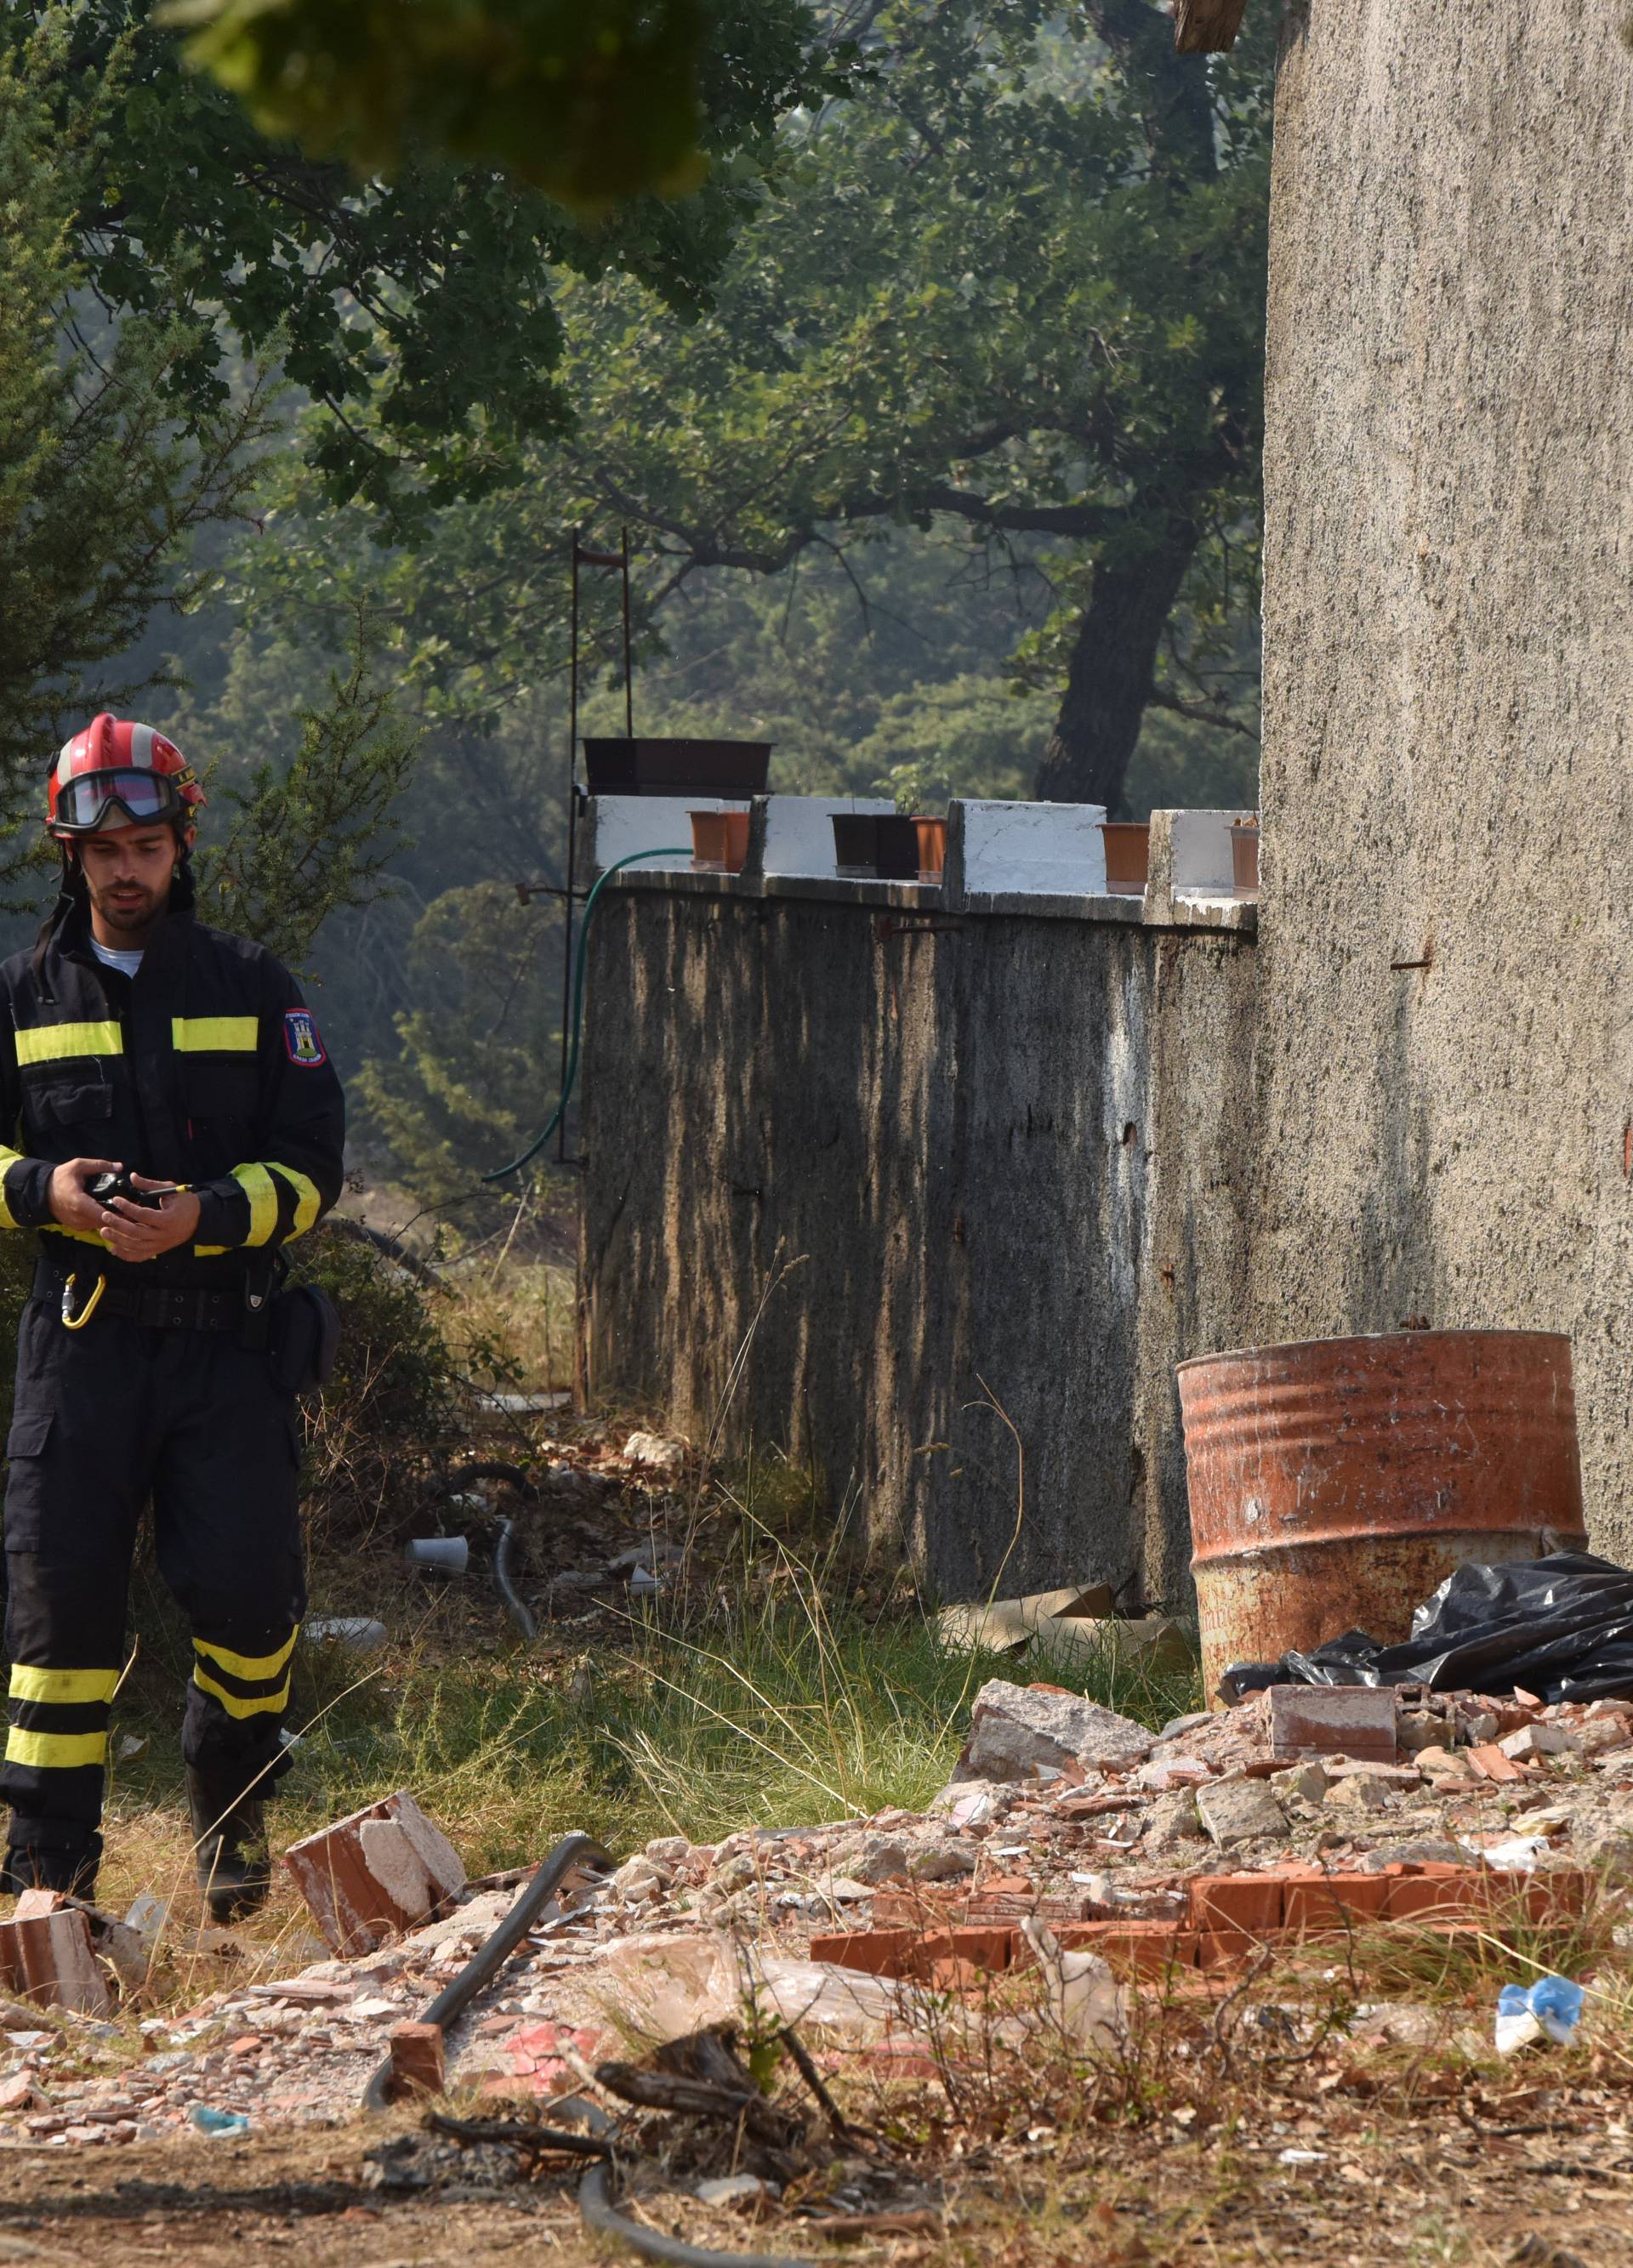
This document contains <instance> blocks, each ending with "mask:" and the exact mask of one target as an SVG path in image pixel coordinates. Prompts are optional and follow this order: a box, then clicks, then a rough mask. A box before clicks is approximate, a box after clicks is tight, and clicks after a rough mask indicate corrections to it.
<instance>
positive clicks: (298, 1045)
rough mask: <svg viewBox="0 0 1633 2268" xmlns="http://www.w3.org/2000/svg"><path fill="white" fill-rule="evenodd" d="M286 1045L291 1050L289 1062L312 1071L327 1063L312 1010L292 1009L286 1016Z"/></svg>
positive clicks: (287, 1011)
mask: <svg viewBox="0 0 1633 2268" xmlns="http://www.w3.org/2000/svg"><path fill="white" fill-rule="evenodd" d="M284 1046H285V1047H286V1048H287V1049H288V1050H289V1060H290V1061H291V1063H292V1064H302V1065H303V1066H304V1067H305V1068H306V1069H307V1070H308V1071H312V1070H314V1069H315V1068H316V1066H317V1065H318V1064H323V1063H327V1062H328V1061H329V1057H328V1056H327V1055H325V1053H324V1052H323V1042H322V1041H321V1038H320V1037H319V1036H318V1027H317V1025H316V1023H315V1022H314V1020H313V1015H312V1011H311V1010H310V1008H290V1009H288V1010H286V1011H285V1013H284Z"/></svg>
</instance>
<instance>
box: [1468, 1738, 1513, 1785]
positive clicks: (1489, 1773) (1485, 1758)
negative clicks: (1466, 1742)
mask: <svg viewBox="0 0 1633 2268" xmlns="http://www.w3.org/2000/svg"><path fill="white" fill-rule="evenodd" d="M1468 1761H1469V1764H1470V1765H1471V1767H1472V1768H1473V1770H1474V1771H1476V1772H1477V1773H1478V1774H1479V1775H1480V1777H1481V1778H1482V1779H1496V1780H1511V1779H1524V1778H1525V1776H1526V1775H1525V1774H1524V1772H1522V1771H1520V1769H1519V1766H1518V1764H1516V1763H1515V1762H1514V1760H1513V1758H1512V1757H1511V1756H1504V1753H1503V1751H1502V1749H1500V1748H1498V1746H1497V1744H1496V1742H1495V1741H1488V1742H1484V1743H1483V1744H1482V1746H1481V1747H1480V1748H1477V1749H1470V1750H1469V1752H1468Z"/></svg>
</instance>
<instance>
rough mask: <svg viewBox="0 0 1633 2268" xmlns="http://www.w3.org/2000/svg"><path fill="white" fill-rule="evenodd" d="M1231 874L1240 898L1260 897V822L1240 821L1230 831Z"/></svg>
mask: <svg viewBox="0 0 1633 2268" xmlns="http://www.w3.org/2000/svg"><path fill="white" fill-rule="evenodd" d="M1230 873H1231V876H1232V879H1233V880H1234V881H1235V883H1236V894H1237V895H1238V898H1256V897H1257V896H1258V895H1259V822H1258V821H1257V820H1255V821H1252V822H1251V823H1250V822H1249V821H1246V820H1245V819H1238V821H1236V823H1235V825H1234V826H1233V827H1232V828H1231V829H1230Z"/></svg>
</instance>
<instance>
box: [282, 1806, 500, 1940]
mask: <svg viewBox="0 0 1633 2268" xmlns="http://www.w3.org/2000/svg"><path fill="white" fill-rule="evenodd" d="M284 1865H285V1866H286V1867H288V1869H289V1871H290V1873H291V1874H292V1875H293V1876H294V1879H295V1886H296V1888H297V1889H299V1892H300V1895H301V1896H302V1897H303V1898H304V1899H305V1900H306V1902H307V1909H308V1911H310V1913H311V1915H312V1918H313V1919H314V1921H315V1922H316V1924H317V1926H318V1927H319V1929H320V1930H321V1932H322V1933H323V1936H324V1940H325V1941H326V1942H327V1943H328V1944H329V1945H330V1946H332V1947H333V1948H334V1950H335V1951H336V1953H339V1954H344V1955H357V1954H359V1953H370V1952H373V1949H374V1948H375V1947H376V1946H380V1945H383V1944H384V1943H385V1942H386V1941H387V1940H388V1938H392V1937H395V1936H397V1935H398V1934H399V1933H401V1932H402V1931H403V1930H405V1929H415V1928H417V1926H419V1924H420V1923H421V1922H425V1921H429V1920H431V1919H432V1917H433V1915H434V1914H435V1913H436V1912H437V1911H438V1909H439V1908H440V1906H441V1905H442V1904H444V1903H445V1901H446V1900H447V1899H448V1898H451V1897H453V1896H454V1895H455V1893H456V1892H458V1891H459V1890H462V1889H463V1888H464V1886H465V1869H464V1866H463V1864H462V1861H461V1859H460V1855H459V1853H458V1852H457V1851H455V1850H454V1845H452V1844H451V1843H450V1842H449V1841H448V1839H447V1836H446V1835H444V1834H443V1832H442V1830H441V1829H440V1827H437V1826H435V1825H433V1824H432V1822H431V1821H430V1820H429V1819H427V1818H426V1816H425V1813H424V1812H423V1811H422V1810H421V1809H420V1808H419V1806H418V1805H417V1803H416V1802H415V1800H414V1799H413V1797H412V1796H411V1795H409V1794H407V1793H399V1794H396V1795H388V1797H387V1798H386V1799H385V1800H384V1802H383V1803H374V1804H370V1805H369V1806H368V1808H366V1810H363V1811H354V1812H353V1813H352V1814H351V1817H350V1818H348V1819H341V1820H337V1821H336V1823H335V1824H334V1825H333V1826H332V1827H327V1828H324V1829H322V1830H321V1831H320V1832H319V1833H318V1834H316V1835H308V1836H307V1837H306V1838H305V1840H304V1841H303V1842H299V1843H296V1844H293V1845H292V1846H291V1847H290V1849H289V1850H287V1851H286V1852H284Z"/></svg>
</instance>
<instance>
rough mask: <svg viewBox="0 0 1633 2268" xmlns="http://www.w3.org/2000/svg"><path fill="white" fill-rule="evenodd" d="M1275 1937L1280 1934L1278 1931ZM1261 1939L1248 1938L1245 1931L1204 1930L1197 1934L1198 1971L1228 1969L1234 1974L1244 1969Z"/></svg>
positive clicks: (1261, 1942)
mask: <svg viewBox="0 0 1633 2268" xmlns="http://www.w3.org/2000/svg"><path fill="white" fill-rule="evenodd" d="M1275 1934H1276V1936H1278V1937H1279V1936H1280V1935H1281V1934H1282V1933H1281V1932H1280V1931H1279V1930H1278V1931H1277V1932H1276V1933H1275ZM1264 1941H1265V1940H1263V1939H1262V1938H1259V1939H1255V1938H1252V1937H1250V1936H1249V1935H1248V1934H1247V1933H1246V1931H1245V1930H1239V1929H1204V1930H1200V1931H1199V1932H1198V1933H1197V1939H1196V1965H1197V1967H1198V1968H1199V1969H1213V1970H1219V1969H1228V1970H1232V1971H1235V1972H1239V1971H1240V1970H1244V1969H1245V1968H1246V1966H1247V1964H1248V1962H1249V1961H1250V1960H1251V1958H1252V1955H1253V1953H1254V1952H1255V1950H1256V1949H1257V1948H1258V1947H1259V1946H1260V1945H1261V1944H1263V1943H1264Z"/></svg>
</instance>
